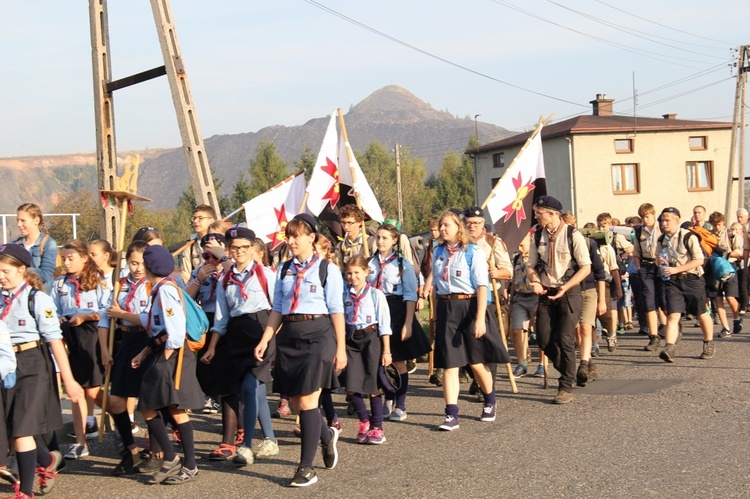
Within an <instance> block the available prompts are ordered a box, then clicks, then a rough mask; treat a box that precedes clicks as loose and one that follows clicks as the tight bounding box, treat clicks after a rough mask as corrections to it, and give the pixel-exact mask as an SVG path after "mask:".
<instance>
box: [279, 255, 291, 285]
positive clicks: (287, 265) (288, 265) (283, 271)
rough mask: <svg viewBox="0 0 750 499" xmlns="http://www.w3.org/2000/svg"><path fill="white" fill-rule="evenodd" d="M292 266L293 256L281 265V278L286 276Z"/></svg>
mask: <svg viewBox="0 0 750 499" xmlns="http://www.w3.org/2000/svg"><path fill="white" fill-rule="evenodd" d="M291 266H292V259H291V258H290V259H289V260H287V261H285V262H284V265H282V266H281V279H282V280H283V279H284V277H285V276H286V273H287V272H289V269H290V268H291Z"/></svg>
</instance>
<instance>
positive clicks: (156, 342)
mask: <svg viewBox="0 0 750 499" xmlns="http://www.w3.org/2000/svg"><path fill="white" fill-rule="evenodd" d="M167 337H168V335H167V333H160V334H159V335H158V336H155V337H153V338H151V348H156V347H158V346H161V345H163V344H164V343H166V342H167Z"/></svg>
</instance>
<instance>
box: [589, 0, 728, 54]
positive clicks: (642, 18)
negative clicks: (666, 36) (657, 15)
mask: <svg viewBox="0 0 750 499" xmlns="http://www.w3.org/2000/svg"><path fill="white" fill-rule="evenodd" d="M595 1H596V2H598V3H600V4H602V5H606V6H607V7H609V8H610V9H614V10H617V11H620V12H622V13H623V14H627V15H629V16H633V17H635V18H636V19H640V20H641V21H646V22H648V23H651V24H655V25H657V26H661V27H662V28H667V29H671V30H672V31H676V32H678V33H683V34H685V35H691V36H695V37H697V38H703V39H704V40H709V41H712V42H718V43H721V44H724V45H738V44H737V43H730V42H724V41H722V40H717V39H715V38H708V37H706V36H701V35H696V34H695V33H691V32H690V31H683V30H681V29H677V28H673V27H671V26H667V25H666V24H661V23H658V22H656V21H652V20H651V19H646V18H645V17H642V16H639V15H636V14H633V13H632V12H628V11H626V10H624V9H621V8H619V7H615V6H614V5H610V4H608V3H606V2H602V1H601V0H595Z"/></svg>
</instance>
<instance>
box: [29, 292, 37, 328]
mask: <svg viewBox="0 0 750 499" xmlns="http://www.w3.org/2000/svg"><path fill="white" fill-rule="evenodd" d="M36 291H37V290H36V288H31V291H29V315H30V316H31V317H32V318H33V319H34V320H35V321H36V312H35V309H36V306H35V305H36V303H35V302H36Z"/></svg>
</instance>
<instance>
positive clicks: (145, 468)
mask: <svg viewBox="0 0 750 499" xmlns="http://www.w3.org/2000/svg"><path fill="white" fill-rule="evenodd" d="M138 457H139V458H140V463H139V464H138V465H137V466H134V468H133V471H135V472H136V473H154V472H155V471H159V470H160V469H161V465H162V464H163V463H164V458H163V457H157V456H156V455H155V454H154V453H153V452H150V451H143V452H141V454H140V456H138Z"/></svg>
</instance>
